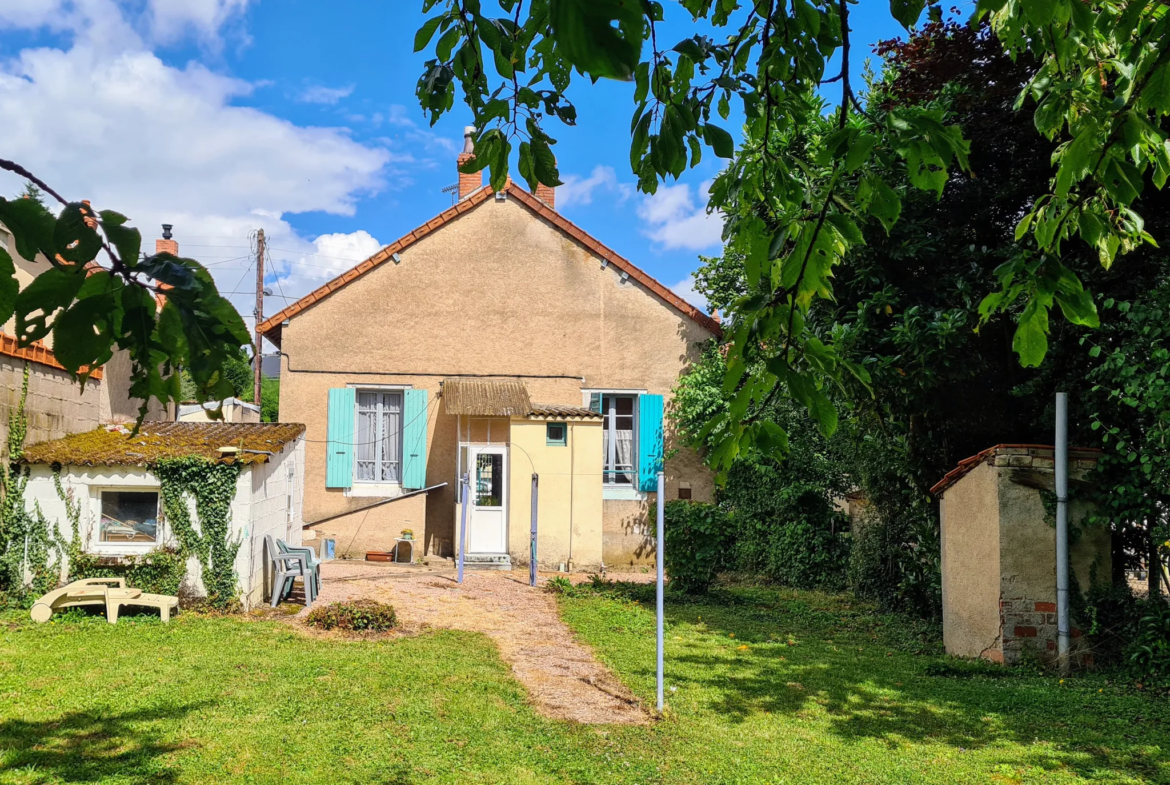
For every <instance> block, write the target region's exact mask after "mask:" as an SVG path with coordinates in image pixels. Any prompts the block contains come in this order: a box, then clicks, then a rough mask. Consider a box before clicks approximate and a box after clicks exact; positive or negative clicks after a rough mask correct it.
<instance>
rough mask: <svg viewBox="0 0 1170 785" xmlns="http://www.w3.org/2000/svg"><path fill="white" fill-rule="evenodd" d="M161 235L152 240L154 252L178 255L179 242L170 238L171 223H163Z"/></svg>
mask: <svg viewBox="0 0 1170 785" xmlns="http://www.w3.org/2000/svg"><path fill="white" fill-rule="evenodd" d="M162 228H163V236H162V239H161V240H155V241H154V252H155V253H169V254H171V255H172V256H178V255H179V244H178V243H177V242H175V241H174V240H172V239H171V229H172V228H173V227H172V225H171V224H163V225H162Z"/></svg>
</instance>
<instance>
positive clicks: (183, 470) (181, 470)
mask: <svg viewBox="0 0 1170 785" xmlns="http://www.w3.org/2000/svg"><path fill="white" fill-rule="evenodd" d="M152 471H153V472H154V474H155V476H157V477H158V478H159V482H160V483H161V496H162V503H163V509H164V510H165V512H166V515H167V521H168V522H169V524H170V527H171V531H173V532H174V533H175V536H176V537H177V538H178V540H179V543H180V547H181V552H182V553H184V554H190V555H193V556H195V557H197V558H198V559H199V563H200V564H201V565H202V566H203V585H204V587H205V588H206V589H207V599H208V602H209V603H210V604H211V606H212V607H214V608H219V609H224V608H228V607H231V606H232V605H234V604H235V602H236V595H237V590H238V585H237V580H236V573H235V559H236V552H237V551H239V548H240V542H239V541H238V540H232V539H230V538H229V534H230V531H231V521H232V500H233V499H234V498H235V496H236V480H237V479H238V478H239V476H240V467H239V464H237V463H230V464H228V463H217V462H214V461H210V460H208V459H206V458H202V457H197V456H192V457H188V458H166V459H163V460H160V461H158V462H157V463H155V464H154V465H153V466H152ZM188 496H190V497H192V498H193V499H194V500H195V510H196V514H197V515H198V516H199V529H198V530H196V529H195V526H194V525H193V524H192V521H191V514H190V511H189V508H188V505H187V497H188Z"/></svg>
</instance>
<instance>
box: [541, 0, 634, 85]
mask: <svg viewBox="0 0 1170 785" xmlns="http://www.w3.org/2000/svg"><path fill="white" fill-rule="evenodd" d="M641 8H642V7H641V4H640V3H635V2H631V1H630V0H549V4H548V19H549V23H550V25H551V27H552V34H553V38H554V39H555V40H556V45H557V50H558V51H559V52H560V54H561V55H562V56H563V57H564V58H565V59H566V60H568V61H569V62H570V63H572V64H573V65H574V66H576V67H577V68H578V69H580V70H581V71H582V72H583V73H586V74H589V75H590V76H592V77H594V78H603V79H621V80H629V79H631V78H632V77H633V75H634V69H635V68H637V66H638V62H639V61H640V60H641V59H642V33H643V29H644V26H645V20H644V18H643V16H642V10H641ZM614 22H617V27H616V28H615V27H614Z"/></svg>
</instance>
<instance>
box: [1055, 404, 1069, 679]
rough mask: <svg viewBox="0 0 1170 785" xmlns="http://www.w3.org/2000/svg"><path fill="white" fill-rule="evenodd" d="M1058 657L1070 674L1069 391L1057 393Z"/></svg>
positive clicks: (1061, 668) (1062, 666) (1065, 671)
mask: <svg viewBox="0 0 1170 785" xmlns="http://www.w3.org/2000/svg"><path fill="white" fill-rule="evenodd" d="M1053 452H1054V456H1053V457H1054V458H1055V459H1056V656H1057V662H1058V663H1059V665H1060V672H1061V673H1062V674H1064V673H1068V664H1069V663H1068V649H1069V623H1068V393H1062V392H1058V393H1057V394H1056V445H1055V449H1054V450H1053Z"/></svg>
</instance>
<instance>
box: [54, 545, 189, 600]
mask: <svg viewBox="0 0 1170 785" xmlns="http://www.w3.org/2000/svg"><path fill="white" fill-rule="evenodd" d="M186 575H187V558H186V557H185V556H183V554H182V553H180V552H179V550H178V549H177V548H172V547H162V548H156V549H155V550H153V551H150V552H149V553H144V554H143V555H141V556H126V557H124V558H120V559H117V560H112V559H110V558H108V557H107V558H102V557H100V556H97V555H95V554H92V553H86V552H85V551H78V552H75V553H73V554H72V555H71V556H70V559H69V580H71V581H77V580H81V579H82V578H125V579H126V585H127V586H131V587H133V588H135V589H141V590H142V591H144V592H147V593H149V594H169V595H175V596H177V595H178V594H179V587H180V586H181V585H182V583H183V578H184V577H186Z"/></svg>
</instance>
